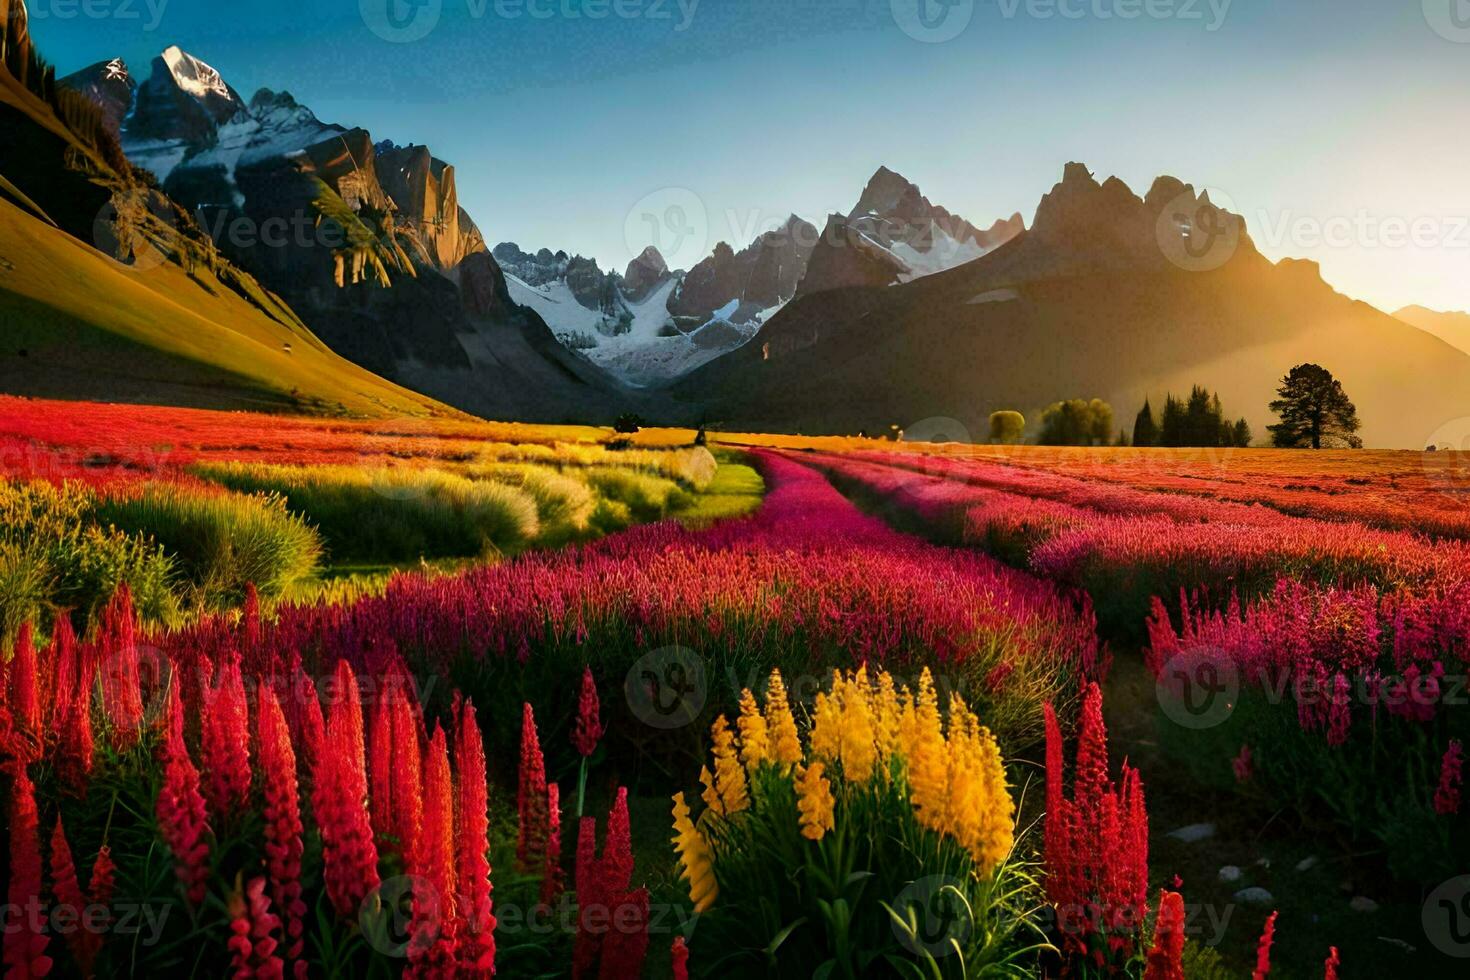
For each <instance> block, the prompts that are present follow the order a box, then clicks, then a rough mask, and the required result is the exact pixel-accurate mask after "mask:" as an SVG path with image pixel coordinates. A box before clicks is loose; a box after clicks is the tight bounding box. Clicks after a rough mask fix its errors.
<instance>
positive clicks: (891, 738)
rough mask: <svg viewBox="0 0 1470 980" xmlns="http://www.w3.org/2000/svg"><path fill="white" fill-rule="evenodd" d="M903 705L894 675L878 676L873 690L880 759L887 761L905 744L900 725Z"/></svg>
mask: <svg viewBox="0 0 1470 980" xmlns="http://www.w3.org/2000/svg"><path fill="white" fill-rule="evenodd" d="M902 718H903V704H902V702H900V701H899V699H898V691H897V690H895V689H894V686H893V675H892V674H890V673H888V671H886V670H885V671H883V673H881V674H879V675H878V681H877V683H876V685H875V686H874V690H873V736H874V739H873V740H874V743H875V745H876V746H877V748H878V755H879V757H880V758H883V759H887V758H888V757H889V756H890V755H892V754H893V753H894V751H895V750H896V749H897V748H898V747H899V746H901V745H902V744H903V741H902V739H901V737H900V734H899V731H900V723H901V720H902Z"/></svg>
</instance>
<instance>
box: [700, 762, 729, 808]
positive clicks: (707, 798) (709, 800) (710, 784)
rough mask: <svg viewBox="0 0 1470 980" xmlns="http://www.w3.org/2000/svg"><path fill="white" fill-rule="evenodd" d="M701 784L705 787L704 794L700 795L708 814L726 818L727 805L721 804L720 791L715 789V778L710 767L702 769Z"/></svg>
mask: <svg viewBox="0 0 1470 980" xmlns="http://www.w3.org/2000/svg"><path fill="white" fill-rule="evenodd" d="M699 782H700V784H701V785H703V786H704V792H703V793H701V794H700V799H702V800H704V805H705V807H706V809H707V810H708V812H709V813H710V814H712V815H713V816H716V817H722V816H724V815H725V805H724V804H723V803H722V802H720V794H719V791H718V790H716V789H715V777H714V776H713V775H712V774H711V773H710V771H709V766H702V767H700V770H699Z"/></svg>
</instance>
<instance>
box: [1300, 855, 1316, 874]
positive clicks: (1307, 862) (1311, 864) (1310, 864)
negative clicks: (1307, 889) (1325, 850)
mask: <svg viewBox="0 0 1470 980" xmlns="http://www.w3.org/2000/svg"><path fill="white" fill-rule="evenodd" d="M1316 866H1317V858H1316V857H1315V856H1313V857H1306V858H1302V859H1301V860H1300V861H1298V862H1297V863H1296V869H1297V870H1298V871H1311V870H1312V869H1313V868H1315V867H1316Z"/></svg>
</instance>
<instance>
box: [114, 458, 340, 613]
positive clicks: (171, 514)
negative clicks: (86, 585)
mask: <svg viewBox="0 0 1470 980" xmlns="http://www.w3.org/2000/svg"><path fill="white" fill-rule="evenodd" d="M91 516H92V518H93V519H94V520H95V521H96V522H97V523H98V524H100V525H103V526H110V527H116V528H118V529H120V530H123V531H125V532H128V533H130V534H135V535H148V536H150V537H152V538H153V539H154V540H156V541H157V542H158V544H159V545H160V546H162V548H163V550H164V552H165V553H166V554H168V555H169V557H171V558H172V559H173V560H174V563H175V566H176V567H177V569H178V571H179V573H180V575H181V576H182V577H183V579H184V583H183V584H184V586H185V587H186V589H187V591H188V592H189V593H191V596H190V597H191V598H192V600H193V602H194V604H195V605H196V606H198V607H200V608H205V609H216V608H222V607H227V606H231V605H235V604H237V603H239V602H241V601H242V600H243V598H244V595H245V590H246V587H247V586H250V585H254V586H255V587H256V588H257V589H258V590H259V592H260V594H261V595H262V596H264V597H266V598H275V597H278V596H280V595H282V594H284V593H285V592H286V590H287V589H289V588H290V587H291V586H292V585H293V584H294V583H296V582H298V581H300V580H302V579H307V578H311V577H312V576H314V575H315V574H316V572H317V569H318V568H319V567H320V564H321V559H322V543H321V539H320V538H319V537H318V536H317V534H316V532H315V531H314V530H312V528H311V527H310V526H309V525H308V524H307V523H306V522H305V521H303V520H302V519H301V518H299V517H297V516H296V515H294V514H291V513H290V512H288V511H287V509H286V502H285V501H284V500H283V499H281V498H280V497H275V496H266V495H258V496H257V495H250V496H247V495H243V494H228V493H217V492H212V491H209V490H201V489H199V488H197V487H192V486H185V485H181V484H173V483H143V484H140V485H137V486H130V487H127V488H124V489H121V490H119V491H117V492H115V493H111V494H108V495H105V496H101V497H99V498H98V500H97V502H96V504H95V506H94V507H93V509H92V515H91Z"/></svg>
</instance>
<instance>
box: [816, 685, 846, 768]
mask: <svg viewBox="0 0 1470 980" xmlns="http://www.w3.org/2000/svg"><path fill="white" fill-rule="evenodd" d="M841 728H842V712H841V710H840V708H839V706H838V704H837V699H836V698H835V697H832V696H829V695H828V694H827V693H826V692H819V693H818V694H817V701H816V704H815V705H814V706H813V708H812V731H811V735H810V736H809V740H810V743H811V750H812V755H814V756H821V757H822V758H823V759H826V760H828V761H829V762H836V761H837V757H838V755H839V754H840V753H841V751H842V737H841Z"/></svg>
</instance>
